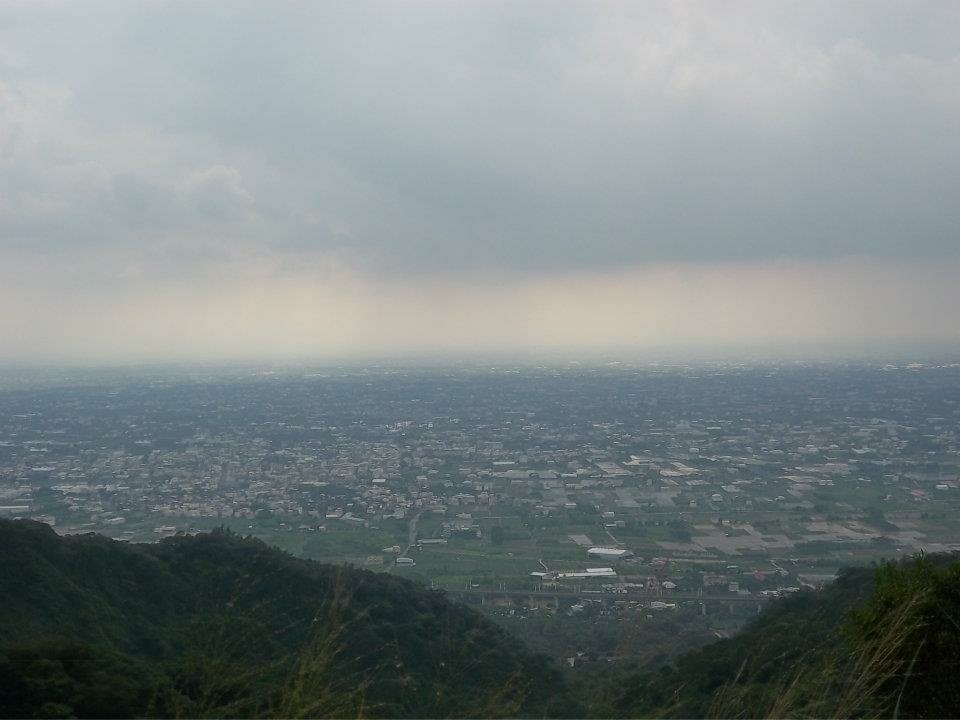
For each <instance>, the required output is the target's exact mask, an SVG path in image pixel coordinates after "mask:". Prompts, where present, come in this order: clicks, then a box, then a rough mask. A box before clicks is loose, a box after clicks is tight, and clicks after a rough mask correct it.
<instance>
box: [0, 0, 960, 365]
mask: <svg viewBox="0 0 960 720" xmlns="http://www.w3.org/2000/svg"><path fill="white" fill-rule="evenodd" d="M958 228H960V3H956V2H947V1H944V2H934V3H925V2H919V1H917V0H914V1H912V2H905V3H889V2H879V1H873V2H866V3H838V2H826V3H818V2H812V1H810V0H805V1H804V2H798V3H776V2H770V1H765V2H758V3H729V2H723V3H720V2H706V3H653V2H629V3H599V2H590V3H574V2H566V1H564V2H559V1H555V2H547V3H536V2H509V3H498V2H488V1H486V0H484V1H480V0H477V1H475V2H427V3H419V2H391V3H371V2H353V1H351V2H323V3H321V2H316V3H296V4H294V3H290V4H285V3H281V2H259V3H242V2H237V1H231V2H224V3H217V2H199V3H198V2H191V3H174V2H164V3H160V2H130V1H127V0H123V1H117V2H111V3H92V2H87V3H58V2H43V1H41V0H26V1H23V2H19V1H5V2H0V358H7V359H25V360H29V359H44V360H49V359H66V360H69V359H104V360H116V359H120V360H126V359H166V358H176V359H189V358H228V357H285V356H318V357H319V356H324V357H326V356H356V355H360V356H380V355H391V354H406V353H410V352H431V351H462V352H473V351H477V350H491V351H507V352H509V351H513V350H521V351H529V350H538V349H544V348H554V349H569V350H574V351H575V350H578V349H595V348H603V347H617V348H624V347H629V348H636V349H637V350H638V351H639V352H641V353H642V352H643V351H644V350H646V349H649V348H661V347H693V346H698V345H707V346H709V345H710V344H712V343H717V344H719V343H723V344H726V345H737V344H738V343H739V344H742V345H743V346H744V347H747V346H755V345H758V344H764V343H769V344H777V343H784V344H791V345H793V344H797V343H800V344H802V343H804V342H809V343H817V344H821V345H822V344H824V343H827V344H829V343H849V342H853V343H860V342H862V343H868V342H873V341H891V340H896V341H910V340H924V341H929V340H948V341H956V340H958V339H960V320H958V318H960V313H958V309H960V281H958V280H957V278H960V232H958Z"/></svg>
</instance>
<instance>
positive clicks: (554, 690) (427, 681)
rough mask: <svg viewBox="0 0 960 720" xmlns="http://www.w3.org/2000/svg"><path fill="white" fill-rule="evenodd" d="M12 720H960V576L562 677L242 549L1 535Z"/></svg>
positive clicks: (511, 642)
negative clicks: (628, 665) (649, 664)
mask: <svg viewBox="0 0 960 720" xmlns="http://www.w3.org/2000/svg"><path fill="white" fill-rule="evenodd" d="M0 600H2V603H0V608H2V619H3V621H2V623H0V715H2V716H4V717H137V716H139V717H143V716H152V717H172V716H178V717H184V716H189V717H224V716H229V717H254V716H255V717H265V716H272V717H450V716H461V717H463V716H471V717H497V716H500V717H502V716H528V717H565V716H566V717H569V716H593V717H957V716H958V715H960V683H958V682H957V681H956V678H957V677H960V563H958V562H957V560H956V558H950V557H929V556H923V555H921V556H919V557H917V558H912V559H909V560H905V561H903V562H901V563H897V564H887V565H882V566H880V567H877V568H855V569H848V570H846V571H844V572H842V573H841V575H840V577H839V578H838V580H837V581H836V582H835V583H834V584H833V585H831V586H830V587H828V588H827V589H825V590H823V591H820V592H814V591H805V592H802V593H800V594H798V595H797V596H794V597H791V598H787V599H784V600H780V601H777V602H775V603H773V604H772V605H770V606H769V607H768V608H767V610H766V611H765V612H764V613H763V614H762V615H761V616H759V617H758V618H757V619H756V620H755V621H754V622H752V623H751V624H750V625H748V627H747V628H746V629H745V630H744V631H743V632H742V633H740V634H739V635H738V636H736V637H735V638H732V639H729V640H723V641H720V642H717V643H714V644H712V645H710V646H708V647H706V648H704V649H702V650H700V651H697V652H694V653H689V654H687V655H684V656H682V657H681V658H679V660H677V661H676V662H675V663H674V664H671V665H665V666H662V667H658V668H654V669H647V670H644V671H642V672H639V673H637V672H632V671H620V670H619V669H618V668H617V667H616V665H611V666H609V667H604V669H603V670H602V671H594V672H593V673H587V674H584V673H582V672H576V671H571V672H569V673H568V674H567V675H566V676H561V674H560V671H559V670H558V669H556V668H552V667H550V665H549V663H548V661H547V660H545V659H544V658H542V657H540V656H537V655H534V654H532V653H530V652H529V651H528V650H527V649H526V648H525V647H524V646H523V645H522V643H520V642H519V641H518V640H517V639H515V638H513V637H511V636H510V635H508V634H507V633H506V632H505V631H503V630H502V629H500V628H498V627H497V626H495V625H493V624H492V623H491V622H489V621H488V620H486V619H485V618H483V617H482V616H481V615H480V614H478V613H476V612H475V611H473V610H471V609H469V608H467V607H465V606H462V605H459V604H456V603H452V602H450V601H448V600H447V599H446V598H445V597H444V596H443V595H442V594H441V593H438V592H435V591H431V590H427V589H425V588H423V587H421V586H418V585H416V584H414V583H411V582H409V581H406V580H402V579H398V578H396V577H392V576H389V575H384V574H374V573H370V572H367V571H362V570H357V569H353V568H349V567H339V566H331V565H322V564H318V563H314V562H310V561H305V560H299V559H296V558H293V557H291V556H290V555H287V554H285V553H283V552H281V551H279V550H276V549H273V548H270V547H268V546H266V545H264V544H263V543H261V542H260V541H257V540H253V539H249V538H241V537H238V536H235V535H231V534H229V533H225V532H214V533H210V534H204V535H197V536H192V537H175V538H170V539H168V540H165V541H163V542H160V543H158V544H152V545H137V544H129V543H120V542H115V541H112V540H108V539H106V538H104V537H101V536H97V535H92V534H91V535H80V536H68V537H60V536H58V535H56V534H55V533H54V532H53V531H52V530H51V529H50V528H49V527H47V526H45V525H42V524H40V523H35V522H31V521H13V522H11V521H0Z"/></svg>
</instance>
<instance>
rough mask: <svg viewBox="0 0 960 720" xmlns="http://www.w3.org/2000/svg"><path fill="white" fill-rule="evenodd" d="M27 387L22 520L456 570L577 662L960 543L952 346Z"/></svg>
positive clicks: (11, 511) (122, 378)
mask: <svg viewBox="0 0 960 720" xmlns="http://www.w3.org/2000/svg"><path fill="white" fill-rule="evenodd" d="M7 377H8V381H7V382H6V383H5V385H4V386H3V387H2V388H0V515H2V516H5V517H29V518H34V519H37V520H41V521H42V522H45V523H48V524H50V525H52V526H53V527H54V528H55V529H56V530H57V532H59V533H85V532H91V531H96V532H99V533H104V534H107V535H109V536H111V537H114V538H117V539H121V540H129V541H132V542H153V541H156V540H158V539H160V538H163V537H167V536H170V535H175V534H181V533H183V534H191V533H195V532H198V531H204V530H210V529H212V528H215V527H220V526H225V527H227V528H230V529H231V530H233V531H234V532H237V533H241V534H245V535H246V534H249V535H253V536H256V537H259V538H262V539H264V540H266V541H267V542H269V543H271V544H274V545H277V546H279V547H280V548H282V549H285V550H287V551H289V552H291V553H293V554H295V555H298V556H302V557H306V558H312V559H318V560H324V561H330V562H336V563H341V562H347V563H350V564H353V565H355V566H359V567H363V568H367V569H370V570H375V571H379V572H387V573H393V574H398V575H402V576H406V577H409V578H412V579H414V580H417V581H420V582H422V583H424V584H426V585H429V586H430V587H433V588H441V589H443V590H445V591H446V592H447V594H448V595H450V596H451V597H453V598H455V599H459V600H462V601H464V602H467V603H470V604H474V605H476V606H478V607H480V608H481V609H483V610H484V611H485V612H487V613H489V614H490V615H492V616H493V617H495V618H496V619H497V621H498V622H500V623H502V624H505V625H507V626H508V627H511V628H514V629H515V630H516V631H517V632H518V633H519V634H521V635H522V636H523V637H524V638H525V639H526V641H527V642H528V643H529V644H530V645H532V646H533V647H534V648H535V649H537V650H542V651H544V652H546V653H548V654H551V655H554V656H555V657H557V658H559V659H561V660H562V661H563V662H564V663H566V664H568V665H575V664H578V663H579V662H589V661H590V660H595V659H598V658H604V659H616V658H629V659H632V660H634V661H642V660H645V659H646V660H649V659H654V658H661V659H662V658H664V657H669V656H673V655H675V654H677V653H679V652H681V651H682V650H684V649H688V648H689V647H691V646H695V645H699V644H702V643H704V642H706V641H707V640H708V639H710V638H713V637H723V636H726V635H729V634H730V633H732V632H733V631H734V630H736V629H737V628H738V627H740V626H741V625H742V624H743V622H744V621H745V620H746V619H748V618H749V617H752V616H755V615H756V614H757V612H758V611H759V609H760V608H761V606H762V605H763V604H765V603H767V602H769V601H770V600H771V599H773V598H776V597H778V596H782V595H785V594H790V593H795V592H797V591H798V590H799V589H800V588H803V587H819V586H822V585H824V584H825V583H829V582H830V581H831V579H832V578H833V577H834V574H835V573H836V571H837V569H838V568H840V567H843V566H848V565H856V564H866V563H869V562H871V561H874V560H878V559H881V558H896V557H903V556H906V555H910V554H913V553H915V552H917V551H918V550H921V549H923V550H925V551H929V552H942V551H951V550H957V549H960V513H958V512H957V511H958V509H960V478H958V473H960V365H958V364H944V363H919V362H910V363H905V362H900V363H895V364H884V363H877V362H874V363H867V362H847V363H840V362H833V363H796V362H794V363H754V364H733V363H713V364H707V363H704V364H699V365H695V366H685V365H678V364H629V363H607V364H582V365H581V364H579V363H562V364H559V363H558V364H555V365H551V366H534V365H516V366H511V365H504V364H498V365H495V366H485V367H481V366H479V365H477V366H464V365H461V366H458V367H449V368H445V367H442V366H439V365H438V366H436V367H433V368H429V369H424V368H417V369H412V368H405V367H402V366H386V365H384V366H369V367H322V368H303V367H279V368H274V369H272V370H262V369H251V368H229V369H195V368H194V369H182V370H179V371H177V372H174V371H172V370H170V369H163V370H158V369H157V370H150V369H142V370H137V371H133V370H125V371H116V372H111V373H108V372H106V371H92V370H91V371H79V370H74V371H71V372H62V371H61V372H55V371H53V370H50V371H45V372H41V371H31V372H30V373H26V372H25V371H24V372H22V373H21V374H20V375H19V376H18V375H16V373H13V374H8V376H7ZM628 617H631V618H634V619H636V621H637V622H631V623H626V624H625V623H622V622H621V620H622V619H624V618H628ZM624 628H629V629H628V630H624Z"/></svg>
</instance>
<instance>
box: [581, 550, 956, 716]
mask: <svg viewBox="0 0 960 720" xmlns="http://www.w3.org/2000/svg"><path fill="white" fill-rule="evenodd" d="M957 678H960V562H957V560H956V558H955V556H954V557H948V556H939V557H931V556H925V555H920V556H918V557H915V558H910V559H908V560H905V561H903V562H901V563H890V564H885V565H882V566H880V567H873V568H866V567H861V568H848V569H845V570H844V571H842V572H841V573H840V576H839V577H838V578H837V580H836V581H835V582H834V583H833V584H831V585H830V586H828V587H827V588H825V589H824V590H822V591H819V592H815V591H812V590H810V591H804V592H802V593H799V594H798V595H796V596H793V597H788V598H785V599H782V600H778V601H777V602H775V603H773V604H771V605H770V606H769V607H768V608H767V609H766V610H765V611H764V613H763V614H762V615H760V616H759V617H758V618H756V620H754V621H753V622H752V623H751V624H749V625H748V626H747V627H746V628H745V629H744V630H743V631H741V632H740V633H739V634H738V635H737V636H735V637H733V638H731V639H728V640H721V641H718V642H716V643H713V644H711V645H708V646H706V647H704V648H702V649H701V650H698V651H696V652H693V653H689V654H687V655H685V656H683V657H681V658H680V659H679V660H678V661H677V663H676V664H674V665H672V666H666V667H662V668H658V669H656V670H652V671H646V672H641V673H636V674H616V673H613V674H610V673H605V676H604V681H603V682H601V683H600V687H601V688H602V689H601V690H600V691H598V692H594V694H593V697H594V698H595V701H594V703H593V704H592V705H591V706H590V707H588V708H587V711H588V712H589V713H590V714H592V715H599V716H607V717H685V718H697V717H723V718H730V717H738V718H739V717H811V718H818V717H917V718H919V717H931V718H943V717H958V716H960V682H958V680H957Z"/></svg>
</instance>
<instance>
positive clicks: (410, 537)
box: [403, 510, 423, 557]
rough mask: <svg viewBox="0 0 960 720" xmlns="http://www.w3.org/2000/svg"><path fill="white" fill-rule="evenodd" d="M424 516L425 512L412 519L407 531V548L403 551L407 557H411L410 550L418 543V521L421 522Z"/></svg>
mask: <svg viewBox="0 0 960 720" xmlns="http://www.w3.org/2000/svg"><path fill="white" fill-rule="evenodd" d="M422 514H423V510H421V511H420V512H418V513H417V514H416V515H414V516H413V517H412V518H410V525H409V527H408V529H407V546H406V547H405V548H404V549H403V555H405V556H406V557H409V556H410V548H412V547H413V545H414V543H415V542H417V521H419V520H420V516H421V515H422Z"/></svg>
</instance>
